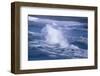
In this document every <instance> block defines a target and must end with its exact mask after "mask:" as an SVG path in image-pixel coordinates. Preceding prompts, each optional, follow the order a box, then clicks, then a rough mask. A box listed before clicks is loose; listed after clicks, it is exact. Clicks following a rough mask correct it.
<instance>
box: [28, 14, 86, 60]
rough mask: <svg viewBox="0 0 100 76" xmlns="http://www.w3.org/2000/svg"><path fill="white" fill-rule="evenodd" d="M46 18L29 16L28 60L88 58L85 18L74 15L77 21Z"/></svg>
mask: <svg viewBox="0 0 100 76" xmlns="http://www.w3.org/2000/svg"><path fill="white" fill-rule="evenodd" d="M41 17H42V16H41ZM47 18H49V19H47ZM47 18H39V17H38V18H37V17H35V18H34V16H33V17H29V21H28V60H54V59H76V58H88V53H87V51H88V43H87V27H86V26H87V24H86V22H85V20H87V19H84V18H79V19H78V17H76V19H77V20H78V21H74V20H73V21H59V20H57V19H55V20H54V19H52V18H54V17H49V16H47ZM50 18H51V19H50ZM55 18H56V17H55ZM59 19H61V18H59ZM62 19H63V18H62ZM67 19H68V18H67ZM71 19H73V18H71ZM82 19H83V20H84V21H83V20H82ZM69 20H70V17H69ZM80 20H82V21H83V22H81V21H80Z"/></svg>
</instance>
